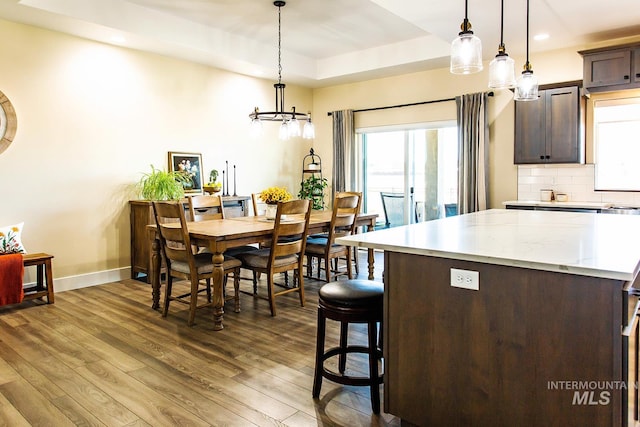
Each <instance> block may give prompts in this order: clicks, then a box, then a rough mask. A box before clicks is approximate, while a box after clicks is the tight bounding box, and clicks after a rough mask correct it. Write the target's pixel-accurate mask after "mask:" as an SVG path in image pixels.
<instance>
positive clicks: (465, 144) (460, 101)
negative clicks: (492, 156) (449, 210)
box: [456, 92, 489, 214]
mask: <svg viewBox="0 0 640 427" xmlns="http://www.w3.org/2000/svg"><path fill="white" fill-rule="evenodd" d="M487 99H488V94H487V93H486V92H482V93H472V94H466V95H462V96H457V97H456V110H457V120H458V213H459V214H465V213H469V212H476V211H480V210H484V209H487V201H488V198H489V124H488V120H487V118H488V114H487Z"/></svg>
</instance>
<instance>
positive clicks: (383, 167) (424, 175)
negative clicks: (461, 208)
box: [359, 122, 458, 224]
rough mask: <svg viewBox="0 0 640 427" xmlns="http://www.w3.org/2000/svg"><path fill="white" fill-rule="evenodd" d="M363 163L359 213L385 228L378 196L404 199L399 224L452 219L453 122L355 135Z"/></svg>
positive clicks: (455, 170) (455, 179)
mask: <svg viewBox="0 0 640 427" xmlns="http://www.w3.org/2000/svg"><path fill="white" fill-rule="evenodd" d="M359 137H360V138H359V141H360V143H361V148H362V154H363V159H364V170H363V182H362V188H363V193H364V201H363V210H364V211H365V212H367V213H377V214H378V215H379V222H380V223H381V224H382V223H384V222H385V215H384V210H383V206H382V198H381V196H380V193H381V192H388V193H401V194H404V195H405V197H404V208H403V212H402V215H401V216H403V217H404V221H403V223H404V224H408V223H412V222H416V221H425V220H430V219H436V218H442V217H444V216H448V215H451V214H452V213H453V214H455V212H456V211H457V210H456V206H457V205H456V203H457V198H458V136H457V128H456V126H455V122H453V123H449V122H447V123H444V124H443V123H434V124H426V125H425V124H423V125H421V126H420V127H419V128H414V129H398V128H397V127H394V128H373V129H366V130H359Z"/></svg>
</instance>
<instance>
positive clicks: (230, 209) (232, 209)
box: [129, 196, 251, 283]
mask: <svg viewBox="0 0 640 427" xmlns="http://www.w3.org/2000/svg"><path fill="white" fill-rule="evenodd" d="M250 200H251V198H250V197H249V196H223V197H222V203H223V205H224V213H225V216H226V217H227V218H233V217H238V216H248V215H249V201H250ZM182 204H183V206H184V209H185V213H186V216H187V219H189V218H190V214H189V202H188V201H187V200H186V199H184V200H182ZM129 207H130V209H131V212H130V218H131V220H130V222H131V278H132V279H138V278H139V275H140V274H143V275H144V276H145V280H146V281H147V283H148V282H149V273H150V271H151V251H150V250H149V238H148V236H147V228H146V227H147V225H149V224H153V223H155V220H154V218H153V208H152V207H151V202H150V201H149V200H130V201H129Z"/></svg>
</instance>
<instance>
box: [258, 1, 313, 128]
mask: <svg viewBox="0 0 640 427" xmlns="http://www.w3.org/2000/svg"><path fill="white" fill-rule="evenodd" d="M285 4H286V2H284V1H281V0H276V1H274V2H273V5H274V6H276V7H277V8H278V83H275V84H274V85H273V87H274V88H275V89H276V109H275V111H260V110H259V109H258V107H256V108H255V109H254V110H253V112H252V113H251V114H249V118H250V119H251V134H252V135H260V134H261V133H262V122H263V121H269V122H281V124H280V132H279V133H278V135H279V137H280V139H289V138H290V137H296V136H300V135H301V134H302V137H303V138H305V139H312V138H314V137H315V128H314V126H313V123H312V122H311V114H310V113H308V114H304V113H299V112H297V111H296V107H292V108H291V111H284V88H285V84H284V83H282V53H281V51H282V25H281V20H280V9H281V8H282V7H284V5H285ZM298 119H299V120H298ZM301 121H304V122H305V123H304V127H303V130H302V132H300V122H301Z"/></svg>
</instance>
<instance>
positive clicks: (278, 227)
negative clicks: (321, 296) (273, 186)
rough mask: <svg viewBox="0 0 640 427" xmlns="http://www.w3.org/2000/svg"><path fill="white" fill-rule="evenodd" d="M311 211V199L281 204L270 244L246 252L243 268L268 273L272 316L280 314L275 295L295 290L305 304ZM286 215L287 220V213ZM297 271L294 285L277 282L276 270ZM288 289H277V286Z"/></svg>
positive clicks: (277, 271) (243, 258) (301, 303)
mask: <svg viewBox="0 0 640 427" xmlns="http://www.w3.org/2000/svg"><path fill="white" fill-rule="evenodd" d="M310 213H311V209H310V203H309V200H291V201H288V202H280V203H278V210H277V213H276V218H275V220H274V226H273V236H272V238H271V244H270V246H269V247H265V248H262V249H260V250H258V251H255V252H249V253H246V254H243V255H242V256H241V257H240V259H241V260H242V267H243V268H247V269H250V270H253V271H254V272H256V273H262V274H265V275H266V276H267V291H268V296H267V299H268V300H269V308H270V309H271V315H272V316H275V315H276V304H275V298H276V297H277V296H280V295H285V294H288V293H291V292H298V294H299V295H300V305H302V306H304V278H303V275H302V269H303V267H304V251H305V246H306V236H307V230H308V229H309V216H310ZM285 215H286V219H285V218H284V216H285ZM288 271H293V272H294V280H293V284H292V285H291V286H289V285H286V284H285V285H282V284H277V283H275V281H274V276H275V274H276V273H283V272H288ZM276 285H278V286H281V287H283V288H284V289H283V290H281V291H278V292H276V290H275V286H276Z"/></svg>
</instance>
